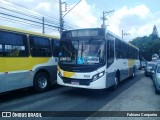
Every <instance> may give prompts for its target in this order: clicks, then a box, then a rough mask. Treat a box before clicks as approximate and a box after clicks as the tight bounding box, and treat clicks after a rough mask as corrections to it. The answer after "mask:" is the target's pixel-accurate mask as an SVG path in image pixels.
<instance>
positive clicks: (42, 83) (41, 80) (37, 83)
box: [34, 72, 49, 92]
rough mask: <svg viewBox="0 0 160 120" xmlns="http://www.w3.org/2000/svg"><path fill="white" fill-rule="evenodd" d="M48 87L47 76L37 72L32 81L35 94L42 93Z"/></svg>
mask: <svg viewBox="0 0 160 120" xmlns="http://www.w3.org/2000/svg"><path fill="white" fill-rule="evenodd" d="M48 86H49V76H48V75H47V74H46V73H45V72H39V73H37V74H36V76H35V79H34V89H35V90H36V91H37V92H43V91H45V90H47V88H48Z"/></svg>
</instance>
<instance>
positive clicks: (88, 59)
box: [59, 39, 105, 65]
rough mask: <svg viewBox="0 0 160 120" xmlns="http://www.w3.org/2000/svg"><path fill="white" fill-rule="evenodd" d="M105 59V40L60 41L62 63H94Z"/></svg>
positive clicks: (60, 59) (60, 60)
mask: <svg viewBox="0 0 160 120" xmlns="http://www.w3.org/2000/svg"><path fill="white" fill-rule="evenodd" d="M104 61H105V41H104V40H97V39H95V40H94V39H91V40H86V39H84V40H65V41H63V40H62V41H61V42H60V52H59V62H60V63H62V64H78V65H86V64H89V65H92V64H100V63H103V62H104Z"/></svg>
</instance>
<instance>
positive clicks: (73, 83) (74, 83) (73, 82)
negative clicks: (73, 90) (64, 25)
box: [71, 81, 79, 85]
mask: <svg viewBox="0 0 160 120" xmlns="http://www.w3.org/2000/svg"><path fill="white" fill-rule="evenodd" d="M71 84H72V85H79V82H78V81H71Z"/></svg>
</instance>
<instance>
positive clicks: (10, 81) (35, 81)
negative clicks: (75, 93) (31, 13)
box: [0, 26, 59, 93]
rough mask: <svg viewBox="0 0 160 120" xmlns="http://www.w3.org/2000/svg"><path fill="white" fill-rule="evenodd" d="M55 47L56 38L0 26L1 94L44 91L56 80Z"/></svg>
mask: <svg viewBox="0 0 160 120" xmlns="http://www.w3.org/2000/svg"><path fill="white" fill-rule="evenodd" d="M58 49H59V38H58V37H54V36H50V35H45V34H40V33H35V32H30V31H25V30H20V29H15V28H10V27H5V26H0V93H2V92H6V91H11V90H15V89H20V88H25V87H30V86H34V88H35V90H37V91H44V90H46V89H47V88H48V86H49V85H50V84H53V83H55V82H56V79H57V62H58V58H57V55H58Z"/></svg>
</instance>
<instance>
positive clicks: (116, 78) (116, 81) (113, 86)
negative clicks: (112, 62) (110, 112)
mask: <svg viewBox="0 0 160 120" xmlns="http://www.w3.org/2000/svg"><path fill="white" fill-rule="evenodd" d="M118 85H119V79H118V77H117V76H115V78H114V84H113V85H112V86H111V87H110V88H109V89H110V90H111V91H113V90H115V89H116V88H117V87H118Z"/></svg>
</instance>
